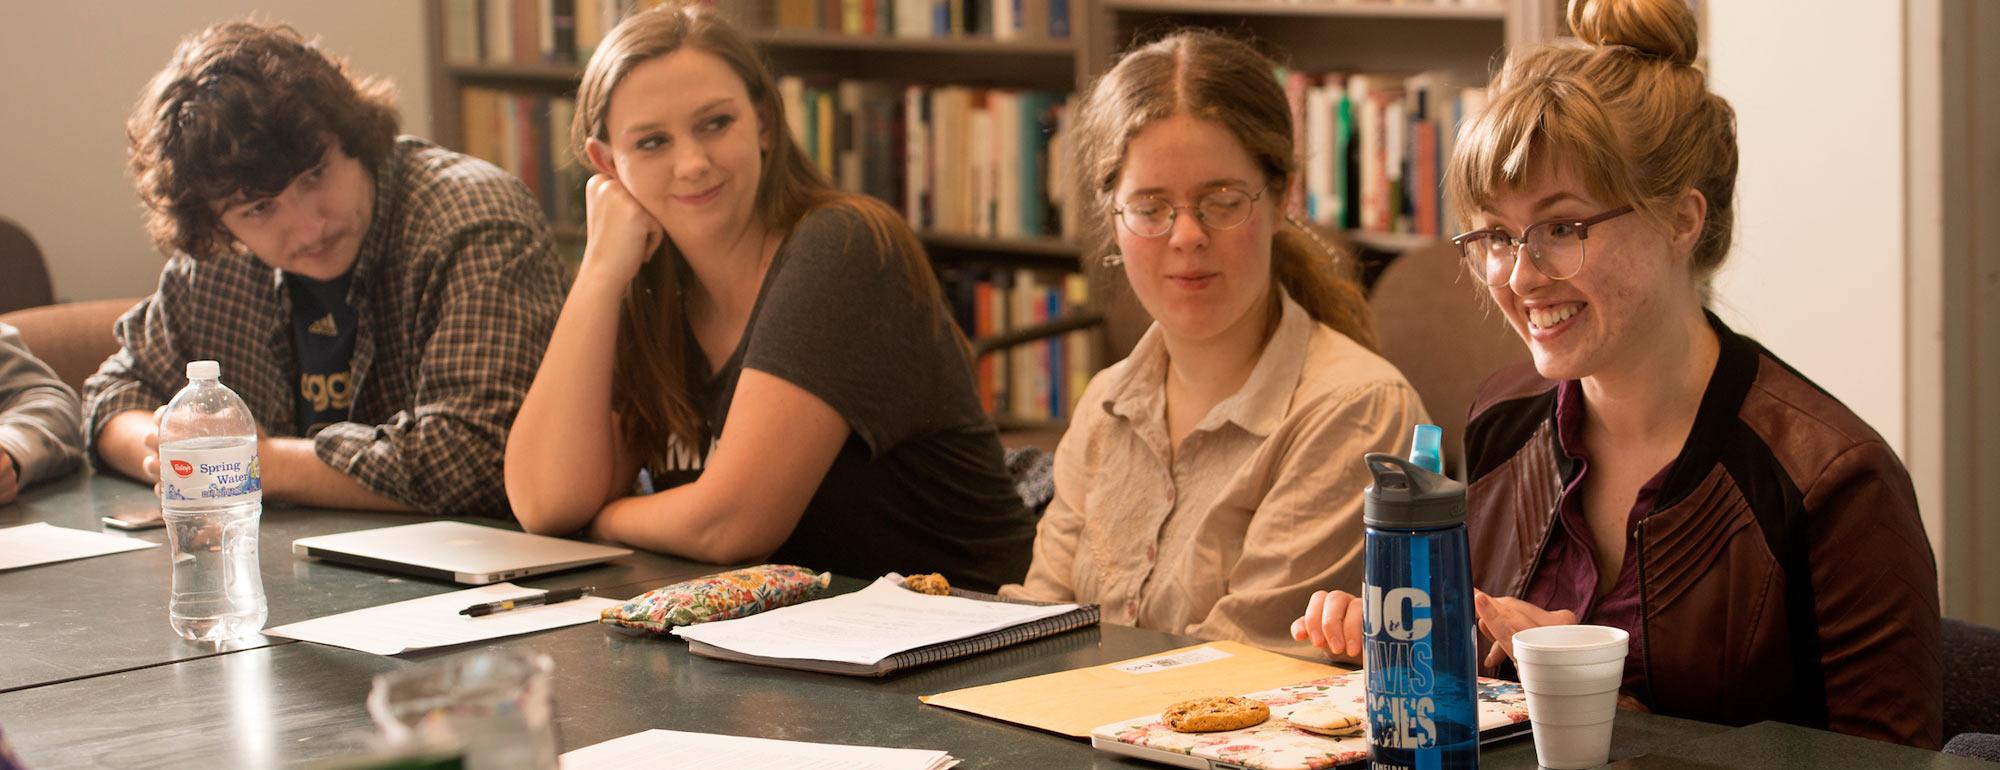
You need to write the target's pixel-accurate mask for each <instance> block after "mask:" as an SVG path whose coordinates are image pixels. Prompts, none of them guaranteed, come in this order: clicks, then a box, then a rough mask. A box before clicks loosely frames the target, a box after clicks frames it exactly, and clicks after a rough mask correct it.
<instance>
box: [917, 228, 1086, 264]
mask: <svg viewBox="0 0 2000 770" xmlns="http://www.w3.org/2000/svg"><path fill="white" fill-rule="evenodd" d="M917 237H919V238H921V239H923V242H924V245H925V246H928V247H931V248H934V249H949V250H952V251H990V252H998V253H1004V254H1025V255H1031V256H1037V257H1046V258H1050V259H1068V260H1074V259H1076V258H1077V257H1078V256H1079V255H1081V254H1082V253H1083V248H1082V247H1081V246H1078V245H1077V244H1076V243H1075V242H1073V241H1066V240H1063V239H1061V238H988V237H986V236H983V235H970V234H966V233H947V232H939V231H936V230H926V231H924V232H921V233H918V234H917Z"/></svg>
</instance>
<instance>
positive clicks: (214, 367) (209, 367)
mask: <svg viewBox="0 0 2000 770" xmlns="http://www.w3.org/2000/svg"><path fill="white" fill-rule="evenodd" d="M187 375H188V379H190V380H216V379H221V378H222V365H221V364H218V363H216V362H214V361H189V362H188V366H187Z"/></svg>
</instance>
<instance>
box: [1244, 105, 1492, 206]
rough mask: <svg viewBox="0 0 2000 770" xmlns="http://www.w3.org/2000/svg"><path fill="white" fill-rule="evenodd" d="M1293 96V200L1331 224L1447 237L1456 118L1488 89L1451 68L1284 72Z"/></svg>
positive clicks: (1474, 110) (1472, 111) (1474, 109)
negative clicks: (1459, 79) (1464, 80)
mask: <svg viewBox="0 0 2000 770" xmlns="http://www.w3.org/2000/svg"><path fill="white" fill-rule="evenodd" d="M1281 78H1282V79H1283V83H1284V86H1285V93H1286V95H1287V96H1288V97H1289V98H1290V100H1291V104H1292V117H1293V131H1294V132H1295V137H1294V139H1295V141H1296V143H1297V145H1298V147H1299V148H1300V155H1301V158H1302V161H1303V166H1304V171H1305V173H1304V174H1301V175H1300V178H1299V179H1298V180H1297V181H1296V182H1295V183H1294V184H1293V186H1292V190H1291V194H1292V200H1291V208H1292V211H1293V212H1294V213H1296V214H1300V215H1302V216H1305V217H1307V218H1310V219H1311V220H1312V221H1314V222H1317V223H1319V224H1322V225H1325V226H1327V227H1335V228H1341V229H1347V230H1358V231H1361V232H1366V233H1391V234H1404V235H1418V236H1424V237H1430V238H1439V237H1450V236H1451V235H1453V234H1455V233H1457V232H1459V231H1460V229H1462V228H1460V227H1459V223H1458V222H1456V221H1455V218H1454V217H1452V216H1451V213H1450V212H1449V211H1448V210H1447V209H1446V208H1445V205H1444V189H1443V179H1444V170H1445V163H1446V161H1447V160H1449V159H1450V158H1451V150H1452V142H1453V141H1454V139H1455V138H1456V137H1457V136H1458V128H1459V126H1460V125H1462V124H1463V123H1464V122H1465V121H1466V120H1468V119H1469V118H1471V117H1472V116H1475V115H1477V114H1478V112H1479V110H1480V109H1482V108H1484V107H1485V105H1486V90H1485V89H1483V88H1470V87H1465V86H1461V85H1457V84H1455V83H1454V82H1453V80H1452V76H1451V74H1450V73H1447V72H1425V73H1420V74H1418V75H1415V76H1403V75H1376V74H1362V73H1327V74H1312V73H1304V72H1288V73H1284V74H1282V75H1281Z"/></svg>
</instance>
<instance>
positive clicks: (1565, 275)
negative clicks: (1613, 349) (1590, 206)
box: [1451, 206, 1632, 286]
mask: <svg viewBox="0 0 2000 770" xmlns="http://www.w3.org/2000/svg"><path fill="white" fill-rule="evenodd" d="M1630 213H1632V207H1631V206H1619V207H1618V208H1615V209H1612V210H1610V211H1606V212H1604V213H1602V214H1598V215H1597V216H1594V217H1590V218H1587V219H1553V220H1549V221H1547V222H1537V223H1535V224H1533V225H1530V226H1529V227H1528V229H1527V230H1525V231H1523V232H1522V233H1521V237H1519V238H1515V237H1514V236H1512V235H1509V234H1508V233H1507V231H1506V230H1502V229H1500V228H1497V227H1489V228H1486V229H1484V230H1474V231H1472V232H1469V233H1462V234H1460V235H1456V236H1453V237H1452V239H1451V242H1452V243H1455V244H1458V248H1459V250H1460V251H1461V252H1463V253H1464V255H1465V269H1466V270H1468V271H1470V272H1471V273H1472V275H1473V277H1475V278H1478V279H1479V280H1481V281H1485V282H1486V285H1488V286H1499V285H1501V284H1504V283H1506V282H1507V280H1508V279H1509V278H1510V277H1512V276H1513V275H1514V259H1515V258H1516V256H1517V255H1518V254H1519V253H1520V251H1521V248H1522V247H1524V246H1525V247H1527V250H1528V262H1529V263H1530V264H1533V265H1534V266H1535V269H1536V270H1539V271H1541V273H1542V275H1546V276H1548V277H1549V278H1550V279H1551V280H1556V281H1567V280H1569V279H1571V278H1575V277H1576V274H1577V273H1580V272H1583V260H1584V257H1585V256H1586V254H1585V250H1584V241H1586V240H1588V239H1589V238H1590V226H1591V225H1595V224H1597V223H1599V222H1603V221H1606V220H1609V219H1615V218H1617V217H1621V216H1624V215H1626V214H1630Z"/></svg>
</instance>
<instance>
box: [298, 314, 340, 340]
mask: <svg viewBox="0 0 2000 770" xmlns="http://www.w3.org/2000/svg"><path fill="white" fill-rule="evenodd" d="M306 333H307V334H314V335H318V336H321V337H338V336H340V325H339V324H336V323H334V322H333V314H332V313H327V314H326V317H325V318H321V319H319V320H317V321H314V322H312V324H311V325H308V326H307V327H306Z"/></svg>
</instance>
